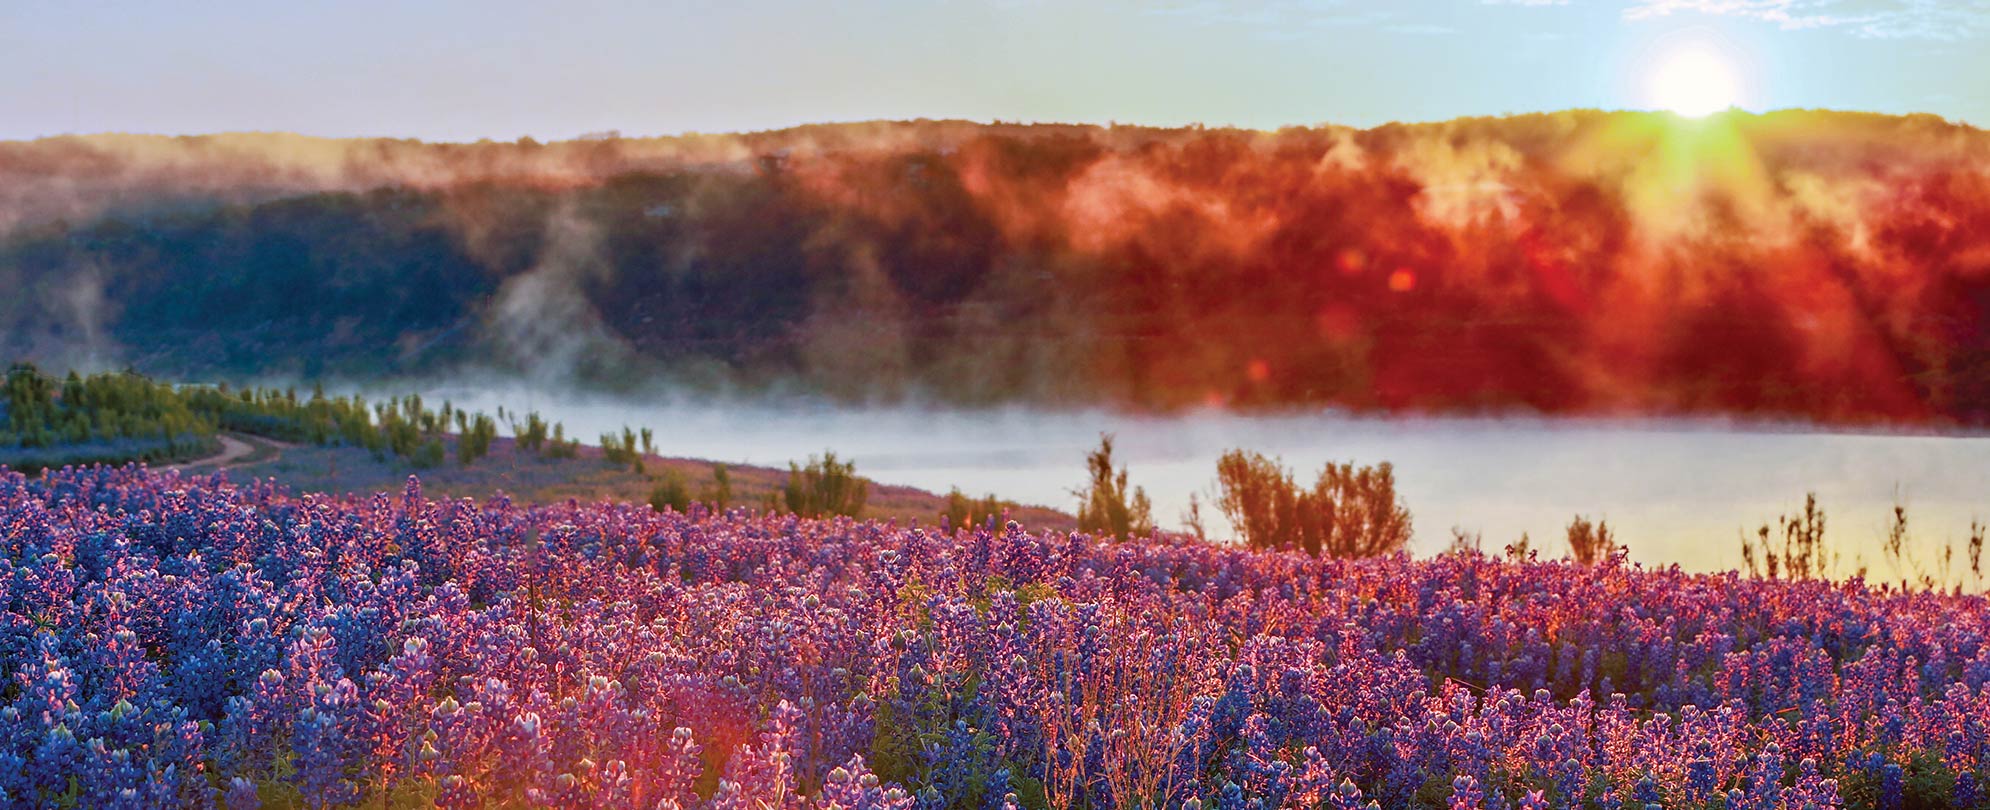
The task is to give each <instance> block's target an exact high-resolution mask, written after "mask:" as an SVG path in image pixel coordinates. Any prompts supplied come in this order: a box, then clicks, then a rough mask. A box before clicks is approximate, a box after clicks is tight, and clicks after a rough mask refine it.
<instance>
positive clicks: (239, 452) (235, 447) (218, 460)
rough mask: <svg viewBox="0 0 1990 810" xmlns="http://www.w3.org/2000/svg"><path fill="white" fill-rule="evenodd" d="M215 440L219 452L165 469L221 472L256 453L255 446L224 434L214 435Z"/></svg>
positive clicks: (168, 466)
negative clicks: (219, 443)
mask: <svg viewBox="0 0 1990 810" xmlns="http://www.w3.org/2000/svg"><path fill="white" fill-rule="evenodd" d="M215 438H217V439H220V440H221V452H219V453H215V454H214V455H211V456H207V457H205V458H197V459H194V460H192V461H182V462H180V463H178V464H171V465H167V466H166V467H165V469H168V470H188V469H192V468H194V467H213V468H214V469H216V470H223V469H227V467H228V465H229V464H232V463H234V462H237V461H240V460H242V459H243V458H245V457H247V456H248V455H249V454H250V453H254V452H256V446H255V445H252V444H250V443H248V442H245V441H242V440H241V439H237V438H235V437H234V436H230V435H228V434H226V433H217V434H215Z"/></svg>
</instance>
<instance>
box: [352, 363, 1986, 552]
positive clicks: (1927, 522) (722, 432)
mask: <svg viewBox="0 0 1990 810" xmlns="http://www.w3.org/2000/svg"><path fill="white" fill-rule="evenodd" d="M384 390H385V389H383V391H384ZM424 397H425V398H426V399H428V401H429V402H430V403H431V404H439V402H440V400H442V399H445V398H446V399H449V400H451V401H452V402H453V403H454V404H456V405H457V406H459V407H467V408H470V409H472V410H483V411H486V412H495V411H496V409H497V407H498V406H499V405H504V406H505V407H506V408H508V409H520V410H529V409H536V410H538V411H539V412H540V413H542V414H544V415H545V416H546V417H547V418H548V419H551V420H558V421H561V422H564V423H565V425H566V427H567V430H568V433H569V435H571V436H575V437H578V438H580V439H581V440H582V441H583V442H586V443H590V444H592V443H594V442H595V441H597V439H598V437H599V436H600V434H602V433H603V432H606V431H610V430H619V429H620V428H621V427H622V426H623V425H629V426H631V427H644V426H647V427H651V428H654V429H655V430H656V437H657V445H658V450H659V451H660V452H662V453H664V454H665V455H673V456H688V457H695V458H709V459H716V460H721V461H729V462H739V463H747V464H759V465H771V466H784V465H786V464H787V462H788V461H790V460H799V459H804V458H806V457H807V456H809V455H810V454H816V453H821V452H822V451H823V450H824V449H833V450H835V451H836V453H837V455H838V456H841V457H844V458H848V459H852V460H854V461H855V462H856V464H857V471H858V472H859V473H860V474H863V475H865V476H867V477H870V478H873V479H875V480H878V481H881V482H886V483H892V484H907V485H911V486H916V487H920V488H923V489H929V490H933V491H937V492H946V491H947V490H948V489H949V488H950V487H954V486H958V487H960V488H961V489H963V490H965V491H966V492H968V493H969V494H971V495H976V496H979V495H981V494H985V493H991V492H992V493H994V494H996V495H999V496H1001V497H1003V498H1006V499H1010V500H1014V501H1019V502H1025V503H1036V504H1044V505H1049V506H1055V507H1058V508H1061V509H1065V510H1067V511H1069V510H1072V509H1073V508H1074V506H1075V502H1076V499H1075V497H1074V496H1073V495H1072V490H1074V489H1076V488H1078V487H1079V486H1081V485H1082V484H1084V483H1085V473H1084V462H1085V454H1086V452H1087V451H1089V450H1090V449H1092V448H1093V447H1095V446H1097V444H1098V438H1099V434H1100V433H1101V432H1111V433H1113V434H1115V435H1116V436H1117V441H1116V444H1117V447H1118V453H1117V457H1118V458H1119V460H1120V461H1122V462H1123V463H1124V464H1125V465H1126V466H1127V467H1128V468H1129V470H1130V471H1131V482H1132V483H1134V484H1136V485H1139V486H1143V487H1145V488H1146V490H1147V492H1148V494H1149V496H1150V497H1152V499H1153V501H1154V511H1155V517H1156V519H1157V520H1158V521H1159V522H1160V523H1161V524H1162V525H1164V526H1169V527H1178V526H1180V525H1181V518H1182V515H1183V513H1184V510H1185V509H1186V508H1187V506H1188V500H1189V496H1190V494H1191V493H1198V494H1200V496H1201V497H1202V499H1203V500H1204V502H1205V507H1204V510H1205V515H1206V516H1207V518H1206V519H1207V520H1208V522H1209V524H1210V528H1211V530H1212V534H1221V535H1224V536H1228V528H1227V526H1226V525H1225V524H1224V522H1223V521H1222V519H1221V517H1220V515H1217V514H1215V510H1214V508H1213V507H1211V506H1209V505H1208V501H1210V500H1211V499H1212V498H1211V495H1210V492H1211V490H1212V489H1213V486H1214V480H1215V466H1216V459H1217V457H1218V456H1220V455H1221V454H1222V453H1223V452H1224V451H1225V450H1228V449H1230V448H1236V447H1241V448H1246V449H1251V450H1257V451H1260V452H1263V453H1266V454H1267V455H1276V456H1280V457H1282V458H1283V460H1284V461H1285V462H1286V464H1287V465H1288V466H1290V467H1292V468H1294V470H1295V471H1296V472H1297V474H1298V478H1299V479H1300V480H1301V482H1302V483H1303V484H1310V483H1311V482H1312V479H1313V477H1314V476H1315V475H1316V474H1317V472H1318V470H1319V467H1320V465H1321V464H1323V463H1324V462H1326V461H1328V460H1330V459H1331V460H1344V461H1355V462H1359V463H1364V464H1372V463H1378V462H1382V461H1388V462H1392V463H1393V464H1394V465H1395V468H1396V479H1397V488H1398V491H1399V493H1400V494H1401V496H1402V498H1403V500H1404V501H1405V503H1406V504H1407V505H1408V507H1409V509H1410V511H1411V513H1412V514H1413V516H1414V525H1415V531H1416V538H1415V541H1414V544H1413V549H1414V550H1415V551H1417V552H1418V553H1423V554H1428V553H1434V552H1436V551H1439V550H1441V549H1443V548H1444V547H1445V546H1446V545H1448V544H1449V543H1450V540H1451V530H1452V528H1453V527H1459V528H1462V529H1465V530H1467V531H1472V532H1479V533H1482V534H1483V537H1484V545H1485V547H1486V548H1487V549H1498V548H1500V547H1502V546H1504V545H1505V544H1507V543H1509V542H1512V541H1514V540H1515V539H1517V538H1519V537H1520V535H1521V534H1522V533H1523V532H1525V533H1527V534H1529V535H1530V536H1531V537H1532V539H1533V546H1534V547H1535V548H1538V549H1541V550H1542V553H1543V554H1544V555H1552V556H1559V555H1561V554H1562V553H1563V552H1564V551H1565V550H1566V547H1565V544H1564V541H1563V539H1562V538H1563V533H1564V527H1565V526H1566V525H1567V524H1568V522H1569V519H1570V518H1571V517H1572V516H1574V515H1576V514H1584V515H1588V516H1590V517H1592V518H1604V519H1607V520H1608V521H1609V524H1610V526H1611V527H1612V528H1613V529H1615V530H1616V532H1617V536H1618V538H1619V539H1620V541H1621V542H1625V543H1627V544H1628V545H1629V546H1630V548H1631V558H1632V559H1633V560H1636V561H1640V562H1643V563H1646V564H1671V563H1678V564H1680V565H1681V566H1683V567H1685V568H1687V569H1690V570H1718V569H1726V568H1732V567H1735V566H1737V565H1739V564H1740V562H1741V558H1740V554H1739V549H1738V543H1739V536H1740V532H1741V531H1742V530H1743V529H1744V528H1746V529H1747V530H1748V531H1750V532H1752V531H1753V530H1754V528H1755V527H1758V526H1760V525H1762V524H1763V523H1765V522H1767V523H1772V524H1773V523H1774V521H1775V519H1776V517H1777V516H1778V515H1780V514H1788V513H1793V512H1795V511H1797V510H1800V509H1801V508H1802V505H1803V498H1804V494H1805V493H1806V492H1816V493H1817V495H1818V501H1819V503H1820V505H1821V506H1823V508H1824V509H1825V511H1826V513H1827V516H1828V535H1827V536H1829V537H1831V538H1832V539H1834V540H1835V541H1836V543H1837V544H1839V545H1840V547H1841V548H1844V549H1845V550H1846V551H1847V552H1848V553H1847V558H1848V559H1850V557H1851V555H1852V554H1863V555H1864V556H1865V558H1866V560H1867V561H1868V562H1870V563H1871V564H1872V570H1873V571H1874V572H1875V574H1881V573H1886V572H1888V571H1889V570H1890V569H1889V568H1888V567H1887V566H1886V565H1885V564H1884V563H1883V562H1882V561H1881V558H1880V555H1879V554H1878V548H1879V541H1880V539H1881V538H1882V537H1884V536H1885V534H1886V531H1887V528H1888V525H1889V522H1890V521H1891V518H1892V507H1893V504H1894V503H1896V502H1898V503H1900V504H1903V505H1905V506H1906V507H1907V509H1908V518H1909V527H1910V530H1911V532H1912V534H1913V535H1914V536H1915V537H1916V538H1917V540H1918V541H1919V543H1920V544H1921V546H1922V547H1923V551H1922V554H1923V555H1924V557H1929V558H1931V557H1932V555H1933V554H1934V549H1935V548H1936V547H1939V546H1941V545H1943V544H1947V543H1950V542H1954V543H1955V544H1956V546H1957V552H1956V557H1957V567H1958V569H1963V568H1966V562H1964V561H1963V552H1962V550H1961V546H1962V544H1963V542H1964V540H1965V539H1966V538H1967V537H1968V531H1969V525H1970V522H1971V521H1972V520H1973V519H1978V518H1983V519H1990V501H1987V500H1986V497H1985V496H1986V493H1990V439H1986V438H1984V437H1981V436H1975V435H1928V434H1909V433H1852V432H1825V431H1818V430H1812V429H1804V428H1801V427H1795V426H1780V425H1747V426H1736V425H1731V424H1723V423H1718V422H1711V421H1637V422H1620V421H1597V420H1575V421H1570V420H1549V419H1541V418H1521V419H1491V418H1383V417H1367V416H1351V415H1348V414H1345V413H1333V412H1322V413H1312V414H1287V415H1277V416H1255V415H1239V414H1233V413H1222V412H1209V413H1194V414H1186V415H1177V416H1129V415H1125V414H1118V413H1112V412H1105V411H1045V410H1033V409H1025V408H1010V409H997V410H947V409H929V408H918V407H889V408H875V407H873V408H853V407H845V406H834V405H825V404H820V403H813V404H791V403H780V402H773V401H744V402H742V401H734V400H694V399H659V400H632V399H616V398H605V397H595V396H586V395H574V394H551V393H548V392H546V391H535V390H532V389H529V388H523V387H517V388H513V387H495V388H493V387H465V386H456V387H441V388H435V389H432V390H429V391H426V392H424Z"/></svg>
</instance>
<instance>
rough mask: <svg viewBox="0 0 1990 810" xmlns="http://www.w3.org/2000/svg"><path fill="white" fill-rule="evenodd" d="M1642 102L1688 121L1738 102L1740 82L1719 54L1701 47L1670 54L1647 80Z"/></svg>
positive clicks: (1657, 65)
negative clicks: (1684, 117) (1669, 111)
mask: <svg viewBox="0 0 1990 810" xmlns="http://www.w3.org/2000/svg"><path fill="white" fill-rule="evenodd" d="M1645 101H1646V103H1648V104H1649V105H1650V106H1652V107H1656V108H1658V109H1662V110H1671V111H1673V112H1675V113H1678V114H1680V115H1683V116H1686V117H1688V118H1700V117H1702V116H1706V115H1711V114H1713V113H1717V112H1720V111H1721V110H1725V109H1727V108H1729V107H1733V106H1735V105H1736V104H1739V103H1740V101H1741V80H1740V79H1739V78H1738V77H1737V76H1736V75H1735V71H1734V66H1733V65H1732V64H1731V63H1730V62H1729V61H1728V60H1727V59H1726V58H1724V57H1723V56H1722V55H1721V54H1720V52H1718V51H1716V50H1714V49H1712V48H1709V47H1707V46H1704V45H1691V46H1686V47H1682V48H1680V49H1678V50H1675V51H1672V52H1671V53H1668V54H1666V55H1665V56H1664V57H1662V58H1660V59H1659V61H1658V63H1657V64H1656V65H1653V66H1652V70H1651V74H1650V75H1649V76H1648V77H1646V82H1645Z"/></svg>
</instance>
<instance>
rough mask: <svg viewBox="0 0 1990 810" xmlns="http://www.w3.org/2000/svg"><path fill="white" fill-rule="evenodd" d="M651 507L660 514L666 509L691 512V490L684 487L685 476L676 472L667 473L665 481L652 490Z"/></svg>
mask: <svg viewBox="0 0 1990 810" xmlns="http://www.w3.org/2000/svg"><path fill="white" fill-rule="evenodd" d="M650 506H651V507H652V508H654V509H656V511H658V512H661V511H664V510H665V509H675V510H677V511H679V512H688V511H690V510H691V488H690V487H687V486H685V485H684V476H683V475H681V474H679V473H678V472H677V471H676V470H667V471H665V472H664V474H663V479H662V480H661V481H658V482H657V485H656V486H655V487H652V488H651V489H650Z"/></svg>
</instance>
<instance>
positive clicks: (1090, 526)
mask: <svg viewBox="0 0 1990 810" xmlns="http://www.w3.org/2000/svg"><path fill="white" fill-rule="evenodd" d="M1085 466H1086V468H1087V469H1088V470H1089V471H1090V472H1091V475H1092V482H1091V486H1090V487H1088V488H1086V489H1084V490H1082V491H1080V492H1078V493H1077V494H1078V530H1079V531H1081V532H1088V533H1091V534H1109V535H1112V536H1114V537H1119V538H1126V537H1134V536H1139V535H1151V534H1153V533H1154V507H1153V503H1152V502H1150V501H1148V500H1147V491H1146V490H1145V489H1142V488H1140V487H1133V488H1132V489H1131V491H1129V490H1128V489H1127V485H1126V468H1125V467H1124V466H1122V467H1120V468H1119V470H1118V471H1117V472H1115V471H1114V470H1113V465H1112V434H1110V433H1102V434H1100V435H1099V449H1097V450H1093V451H1092V452H1091V453H1090V454H1089V455H1087V456H1086V457H1085Z"/></svg>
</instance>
